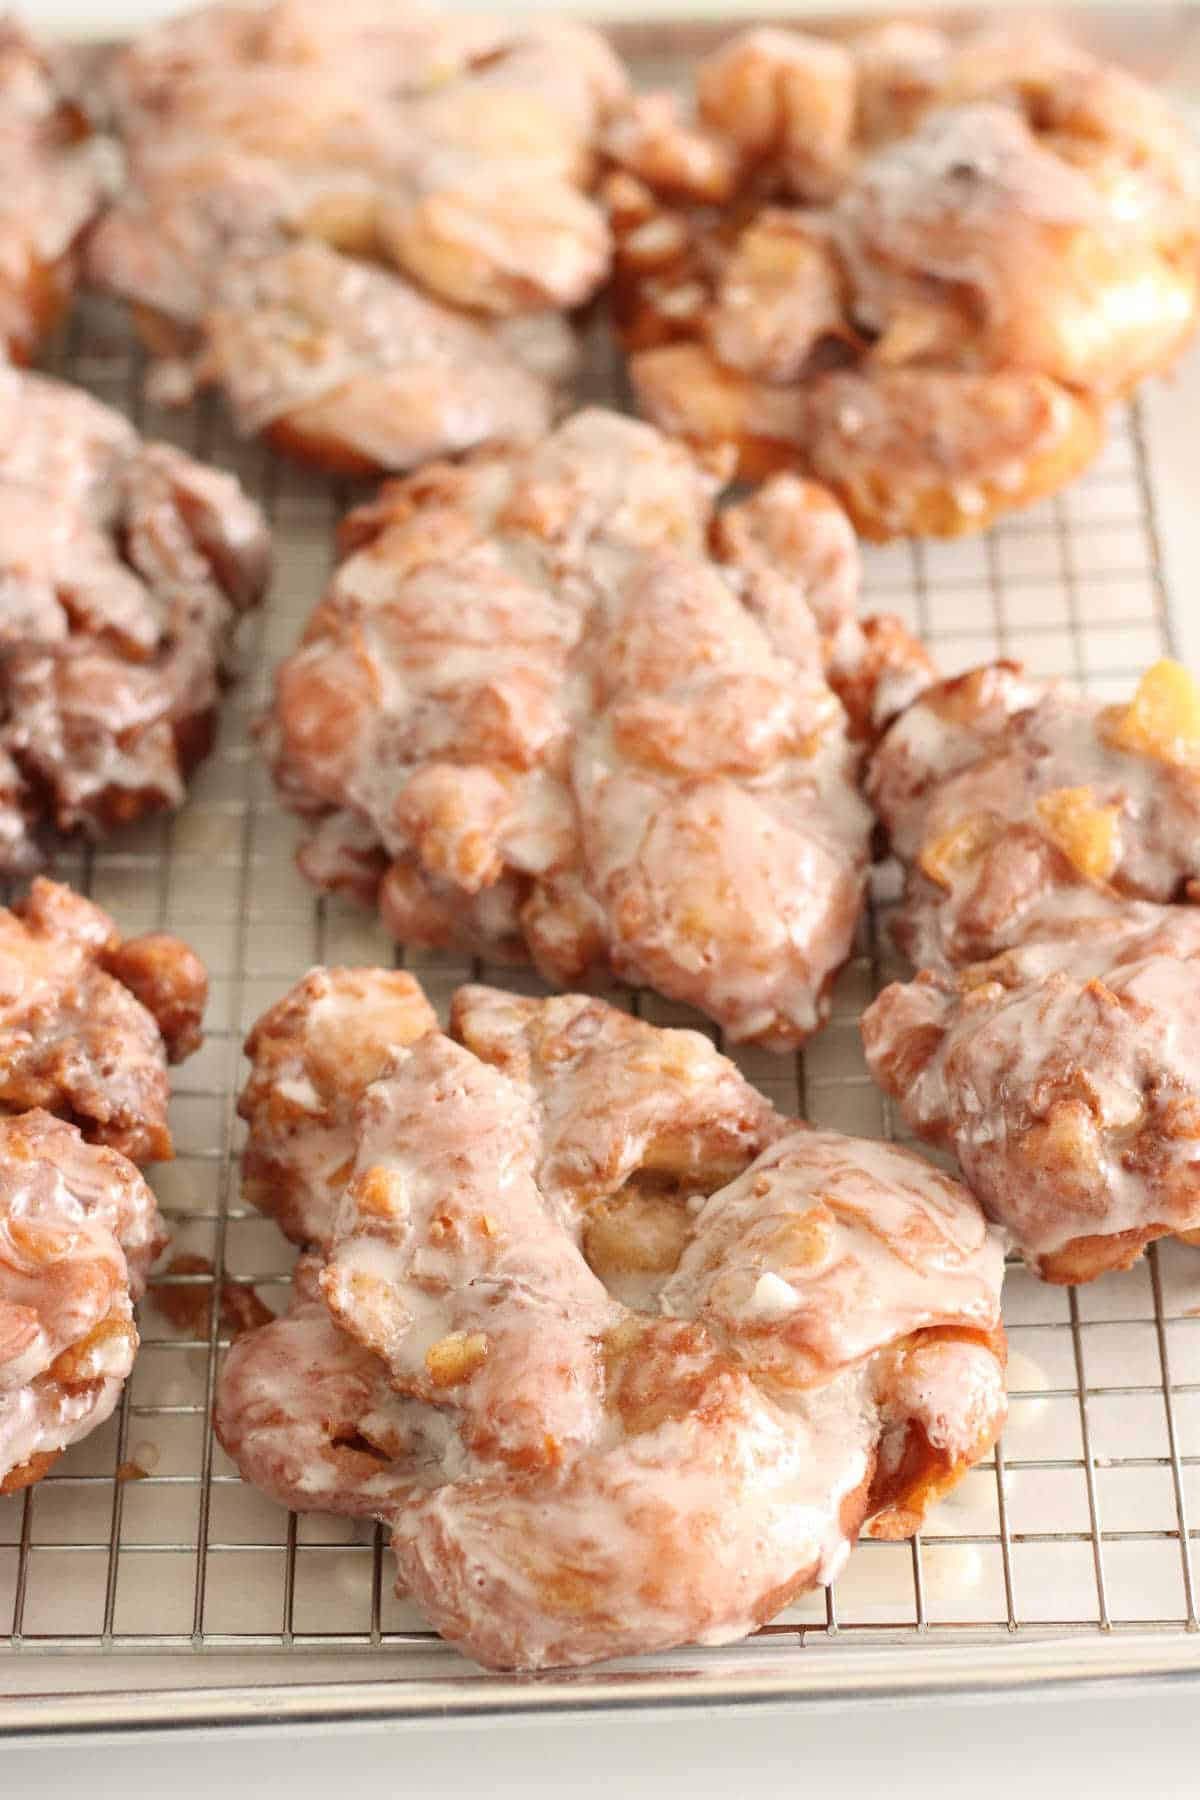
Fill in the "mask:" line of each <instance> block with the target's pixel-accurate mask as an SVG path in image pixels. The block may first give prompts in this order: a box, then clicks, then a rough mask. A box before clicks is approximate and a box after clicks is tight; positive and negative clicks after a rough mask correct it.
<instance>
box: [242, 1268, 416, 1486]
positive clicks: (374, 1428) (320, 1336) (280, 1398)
mask: <svg viewBox="0 0 1200 1800" xmlns="http://www.w3.org/2000/svg"><path fill="white" fill-rule="evenodd" d="M320 1270H321V1263H320V1259H319V1258H318V1257H315V1256H304V1257H301V1259H300V1261H299V1262H298V1263H297V1265H296V1270H295V1275H294V1277H293V1284H292V1294H291V1303H290V1305H289V1307H288V1310H287V1312H286V1313H285V1314H284V1316H283V1317H282V1318H279V1319H274V1320H272V1322H271V1323H270V1324H269V1325H263V1326H261V1327H260V1328H259V1329H257V1330H254V1331H249V1332H246V1333H244V1334H243V1335H242V1336H240V1337H238V1338H236V1339H235V1340H234V1342H233V1344H232V1345H231V1346H230V1348H229V1352H228V1354H227V1356H226V1358H225V1362H224V1364H223V1366H222V1370H221V1381H220V1388H219V1391H218V1396H217V1405H216V1408H215V1411H214V1414H213V1424H214V1427H215V1429H216V1433H217V1437H218V1439H219V1441H220V1443H221V1446H222V1448H223V1449H224V1450H225V1452H226V1454H227V1455H228V1456H231V1457H232V1458H233V1460H234V1462H235V1463H236V1464H237V1465H238V1468H239V1469H240V1470H241V1471H242V1473H243V1475H244V1476H245V1477H246V1480H247V1481H251V1482H253V1483H254V1485H255V1487H258V1488H261V1489H262V1491H263V1492H264V1493H265V1494H269V1495H270V1496H271V1498H272V1499H273V1500H278V1501H279V1502H280V1504H281V1505H282V1506H287V1507H290V1508H291V1509H292V1510H293V1511H294V1512H311V1511H314V1510H320V1511H324V1512H334V1513H345V1514H348V1515H349V1516H350V1517H352V1518H372V1517H378V1516H379V1515H380V1514H384V1513H387V1512H390V1511H391V1510H392V1509H393V1508H394V1507H396V1506H397V1505H399V1504H401V1503H402V1502H403V1501H404V1500H406V1499H407V1498H408V1495H409V1493H410V1491H411V1490H412V1489H413V1488H414V1487H415V1486H417V1485H418V1484H419V1483H420V1480H421V1469H422V1463H423V1462H431V1463H432V1464H433V1466H434V1468H435V1469H436V1470H437V1471H438V1472H439V1473H440V1470H441V1460H442V1455H443V1454H444V1451H445V1447H446V1443H447V1441H448V1439H449V1435H450V1431H451V1429H452V1428H451V1426H450V1425H449V1423H448V1422H443V1420H442V1416H441V1414H439V1413H436V1412H434V1411H433V1409H432V1408H431V1407H423V1406H420V1405H418V1404H416V1403H414V1402H413V1401H411V1400H406V1399H403V1398H402V1397H401V1396H400V1395H399V1394H397V1392H396V1390H395V1389H394V1388H393V1387H392V1385H391V1383H390V1382H389V1380H388V1378H387V1371H386V1369H385V1367H384V1365H383V1363H382V1362H381V1361H380V1360H379V1358H378V1357H377V1356H372V1355H371V1353H370V1351H369V1350H365V1349H364V1348H363V1347H362V1345H361V1344H358V1343H356V1342H355V1340H354V1339H353V1338H351V1337H348V1336H347V1335H346V1333H345V1332H344V1331H339V1330H338V1328H337V1326H336V1325H335V1324H334V1322H333V1320H332V1318H331V1317H330V1315H329V1310H328V1308H327V1307H326V1305H325V1302H324V1300H323V1299H322V1297H321V1292H320V1287H319V1285H318V1278H319V1276H320ZM439 1426H442V1427H443V1429H442V1432H441V1436H440V1439H439V1438H438V1437H437V1435H436V1434H437V1432H438V1427H439ZM431 1434H434V1436H433V1444H434V1445H436V1449H435V1448H433V1447H432V1446H431V1443H430V1437H431Z"/></svg>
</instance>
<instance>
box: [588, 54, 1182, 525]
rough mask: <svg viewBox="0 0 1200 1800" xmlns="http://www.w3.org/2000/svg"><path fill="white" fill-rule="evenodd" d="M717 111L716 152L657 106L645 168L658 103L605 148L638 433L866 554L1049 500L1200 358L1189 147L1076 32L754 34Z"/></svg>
mask: <svg viewBox="0 0 1200 1800" xmlns="http://www.w3.org/2000/svg"><path fill="white" fill-rule="evenodd" d="M696 95H697V108H698V114H699V120H700V124H701V126H702V133H700V132H699V128H698V127H697V126H693V124H692V123H691V122H690V120H689V119H688V117H687V114H686V112H682V111H680V110H679V109H678V108H676V109H675V111H674V112H673V113H672V112H670V111H669V110H668V109H667V108H666V107H665V106H663V107H660V108H659V109H658V110H657V113H656V115H655V119H656V130H655V132H654V133H653V136H652V139H651V143H650V147H649V148H648V147H647V143H646V137H647V133H646V132H645V131H644V130H641V131H639V129H638V123H639V121H638V114H637V111H636V107H637V105H638V104H639V103H634V107H633V108H631V109H629V110H628V111H627V113H626V115H624V116H621V115H618V118H617V119H616V120H614V122H613V123H612V125H611V126H610V127H609V130H608V133H607V135H606V139H605V144H606V148H607V151H608V154H609V157H610V159H611V161H612V164H613V169H612V171H611V172H610V175H609V177H608V179H607V181H606V183H605V186H604V190H603V191H604V194H605V198H606V203H607V205H608V208H609V215H610V219H611V221H612V225H613V232H614V238H615V261H614V287H613V296H614V299H613V305H614V316H615V320H616V324H617V329H618V332H619V334H620V336H621V338H622V340H623V342H624V344H625V347H626V348H627V349H628V350H629V351H630V352H631V355H632V362H631V376H632V380H633V387H634V392H635V395H636V397H637V399H638V403H639V406H640V408H641V410H642V411H643V412H644V413H645V415H646V416H647V417H648V418H650V419H652V420H653V421H654V422H655V423H656V424H658V425H661V426H663V427H664V428H666V429H668V430H671V431H675V432H678V433H680V434H681V435H682V436H684V437H686V438H687V439H688V440H689V441H690V442H692V443H695V444H698V445H705V446H712V445H715V444H721V445H732V446H733V447H734V448H735V450H736V452H737V455H738V461H739V471H740V473H741V474H742V475H743V477H746V478H750V479H757V478H761V476H762V475H764V474H765V473H768V472H770V471H773V470H777V469H789V468H790V469H799V470H801V471H803V472H804V473H806V474H809V475H811V476H813V477H815V478H816V479H818V480H820V481H823V482H826V483H828V485H829V486H830V487H831V488H832V489H833V491H834V492H835V493H836V494H837V496H838V498H839V500H840V501H841V502H842V504H843V505H844V506H845V507H846V509H847V511H848V512H849V514H850V516H851V518H852V519H853V521H854V523H855V526H856V527H857V529H858V530H859V531H861V532H862V533H863V534H864V535H865V536H867V537H872V538H880V539H883V538H890V537H894V536H897V535H904V534H910V535H918V536H923V535H937V536H953V535H956V534H958V533H960V532H963V531H972V530H980V529H983V528H984V527H985V526H987V525H988V524H990V523H991V521H992V520H993V519H994V518H996V517H997V516H999V515H1000V514H1002V513H1004V512H1006V511H1007V510H1009V509H1010V508H1012V507H1014V506H1025V505H1028V504H1030V503H1031V502H1033V501H1035V500H1038V499H1040V498H1041V497H1043V496H1044V495H1046V494H1048V493H1051V492H1053V491H1054V490H1055V489H1057V488H1059V487H1061V486H1062V485H1063V484H1064V483H1065V482H1067V481H1069V480H1071V479H1073V478H1074V476H1075V475H1077V474H1078V473H1079V471H1080V470H1081V469H1082V468H1084V467H1085V466H1086V464H1087V463H1088V462H1089V461H1090V460H1091V458H1092V457H1093V456H1094V455H1095V454H1096V452H1097V450H1098V449H1099V447H1100V444H1101V443H1102V441H1103V436H1104V426H1105V417H1106V412H1107V409H1108V407H1109V406H1110V405H1111V404H1112V402H1113V401H1114V400H1115V399H1118V398H1120V397H1121V396H1124V395H1126V394H1129V393H1130V392H1132V391H1133V390H1134V389H1135V388H1136V386H1137V385H1138V383H1139V382H1140V381H1142V380H1144V379H1145V378H1146V377H1147V376H1148V375H1152V374H1156V373H1159V372H1161V371H1163V370H1164V369H1167V368H1169V367H1170V366H1171V365H1172V364H1173V363H1174V362H1175V361H1176V360H1177V358H1178V357H1179V355H1180V354H1181V352H1182V351H1183V349H1184V348H1185V347H1186V345H1187V344H1188V342H1189V341H1190V339H1191V337H1192V335H1193V334H1194V331H1195V327H1196V321H1197V318H1198V317H1200V197H1198V190H1197V185H1196V178H1195V173H1194V169H1193V160H1194V159H1193V158H1192V156H1191V152H1190V149H1189V146H1188V144H1187V140H1186V135H1185V133H1184V132H1183V130H1182V128H1181V126H1180V125H1179V123H1178V121H1176V120H1175V119H1174V118H1173V117H1172V115H1171V113H1170V110H1169V108H1168V107H1167V105H1166V104H1165V102H1164V101H1162V100H1161V99H1160V98H1159V96H1157V95H1156V94H1154V93H1153V92H1152V91H1151V90H1149V89H1148V88H1145V87H1143V86H1142V85H1141V84H1140V83H1139V82H1137V81H1135V80H1134V79H1133V77H1131V76H1129V75H1127V74H1125V73H1124V72H1123V71H1121V70H1119V69H1115V68H1112V67H1110V66H1109V65H1106V64H1104V63H1101V62H1100V61H1098V60H1097V59H1095V58H1093V57H1089V56H1088V55H1086V54H1085V53H1084V52H1083V51H1082V50H1080V49H1078V48H1076V47H1074V46H1072V45H1070V44H1069V43H1068V42H1066V41H1065V40H1064V39H1062V38H1061V37H1058V36H1056V35H1055V34H1053V33H1048V32H1046V31H1044V30H1038V29H1035V28H1033V27H1031V26H1007V25H1006V26H1000V27H989V28H988V29H987V30H986V31H984V32H981V33H976V34H973V35H970V36H968V37H966V38H963V39H961V40H958V41H956V42H952V41H951V40H949V39H948V38H946V37H945V36H944V35H943V34H942V33H940V32H936V31H931V30H928V29H927V28H924V27H917V26H912V25H906V24H903V23H894V24H892V25H889V26H885V27H883V28H881V29H879V30H876V31H873V32H870V33H866V34H864V35H863V36H861V37H859V38H856V39H851V40H850V42H849V43H848V44H846V45H841V44H837V45H835V44H832V43H827V42H824V41H823V40H821V39H817V38H811V37H806V36H804V35H802V34H800V33H795V32H787V31H778V30H766V31H750V32H746V33H743V34H742V35H740V36H738V37H736V38H734V39H732V40H731V41H730V42H729V43H728V44H727V45H725V46H724V47H722V48H721V49H720V50H718V51H717V52H716V53H715V55H714V56H713V57H712V58H711V59H710V60H709V61H708V62H707V63H706V64H703V65H702V66H701V69H700V71H699V74H698V77H697V83H696ZM701 144H702V145H703V147H704V150H705V154H704V155H701V154H700V145H701ZM722 145H724V146H725V147H726V150H727V152H728V154H727V157H726V159H725V161H724V163H722V161H721V158H720V155H719V151H720V148H721V147H722ZM651 151H652V153H651ZM716 168H723V169H725V170H726V172H727V178H726V180H725V181H724V184H723V186H722V187H721V189H720V191H717V189H715V188H714V184H713V180H712V176H711V171H712V170H713V169H716ZM689 170H693V171H694V174H693V176H692V181H691V186H690V187H689V185H688V174H689ZM796 202H801V203H802V204H799V205H797V204H796Z"/></svg>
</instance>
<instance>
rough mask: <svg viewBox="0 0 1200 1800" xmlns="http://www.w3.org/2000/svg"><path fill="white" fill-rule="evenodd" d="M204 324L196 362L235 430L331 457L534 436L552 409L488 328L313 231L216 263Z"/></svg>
mask: <svg viewBox="0 0 1200 1800" xmlns="http://www.w3.org/2000/svg"><path fill="white" fill-rule="evenodd" d="M205 333H206V352H205V359H204V364H203V367H204V371H205V375H206V377H207V378H211V379H213V380H215V381H216V382H217V383H218V384H219V385H220V386H221V388H222V390H223V391H224V393H225V395H226V397H227V399H228V401H229V404H230V407H231V408H232V411H233V416H234V421H235V423H236V425H237V426H238V429H239V430H241V431H242V432H244V433H247V434H249V433H252V432H256V431H262V432H265V434H266V436H267V437H268V439H269V440H270V441H271V443H273V444H274V445H275V447H276V448H277V449H280V450H284V451H287V452H288V453H290V454H294V455H297V456H300V457H301V458H303V459H305V460H307V461H310V462H315V463H318V464H320V465H321V466H322V467H323V468H326V469H330V470H342V471H346V472H350V473H367V474H369V473H371V472H373V471H375V470H378V469H409V468H412V467H413V465H414V464H416V463H421V462H425V461H427V460H428V459H429V458H431V457H434V456H442V455H449V454H453V453H454V452H456V451H459V450H469V449H471V448H473V447H474V446H475V445H476V444H479V443H482V442H485V441H487V440H488V439H490V438H512V439H513V440H515V441H519V440H522V439H528V438H534V437H537V436H538V435H539V434H540V433H541V432H543V431H545V430H546V429H547V427H548V426H549V424H550V422H551V419H552V417H553V414H554V411H555V406H554V399H553V394H552V390H551V387H550V386H549V385H548V384H547V382H546V381H544V380H543V379H541V378H540V376H539V375H538V374H536V373H534V372H533V371H532V370H531V369H530V368H529V367H528V366H527V365H526V364H525V362H523V361H522V359H521V357H520V356H519V355H517V354H515V353H513V352H512V351H510V350H509V349H508V348H507V347H506V346H505V343H504V341H503V339H502V338H501V337H500V336H499V335H498V334H497V333H495V332H492V331H489V330H488V329H487V328H486V327H485V326H483V325H480V324H478V323H476V322H475V321H474V320H471V319H467V318H464V317H460V316H459V315H458V314H457V313H454V312H451V311H450V310H449V309H448V308H446V307H444V306H441V305H439V304H438V303H437V302H436V301H433V300H430V299H428V298H427V297H426V296H425V295H423V294H422V293H421V292H420V291H419V290H418V289H417V288H415V287H413V286H411V285H410V284H409V283H408V282H406V281H402V280H401V279H400V278H399V277H397V276H395V275H392V274H389V273H388V272H387V271H386V270H383V269H378V268H373V267H371V266H370V265H368V264H366V263H363V262H356V261H354V260H353V259H352V258H350V257H346V256H343V255H341V254H340V253H339V252H338V251H336V250H331V249H330V248H329V247H328V246H327V245H324V244H319V243H307V244H306V243H301V244H296V245H293V246H291V247H289V248H287V249H284V250H280V251H278V252H276V253H274V254H272V255H270V256H262V257H256V258H252V259H246V260H245V261H243V262H241V263H238V264H233V265H231V266H229V267H228V268H226V270H225V271H224V273H223V275H222V277H221V280H220V291H219V294H218V295H217V298H216V301H215V304H214V305H213V306H212V308H211V310H210V311H209V313H208V314H207V317H206V323H205Z"/></svg>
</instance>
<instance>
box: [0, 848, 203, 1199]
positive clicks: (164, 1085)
mask: <svg viewBox="0 0 1200 1800" xmlns="http://www.w3.org/2000/svg"><path fill="white" fill-rule="evenodd" d="M206 993H207V979H206V977H205V973H204V969H203V966H202V964H201V963H200V961H199V959H198V958H197V957H196V956H195V955H194V954H193V952H192V951H191V950H189V949H188V947H187V945H186V944H183V943H181V942H180V941H179V940H178V939H177V938H172V937H167V936H166V935H164V934H159V933H156V934H154V935H152V936H150V937H145V938H130V939H127V940H125V941H122V939H121V938H120V936H119V934H118V932H117V929H116V926H115V925H114V924H113V921H112V920H111V919H110V918H109V917H108V915H107V913H104V912H102V911H101V910H100V908H99V907H98V906H93V904H92V902H91V901H90V900H85V899H84V898H83V897H82V895H79V894H74V893H72V892H71V890H70V889H69V888H65V887H60V886H58V885H57V884H55V883H54V882H49V881H44V880H40V879H39V880H37V881H35V882H34V884H33V887H32V889H31V891H30V894H29V896H28V898H27V899H26V900H24V901H22V902H21V903H20V904H19V905H18V906H17V907H15V908H14V909H13V910H12V911H11V912H9V911H0V1065H2V1067H3V1071H4V1072H3V1077H2V1079H0V1107H2V1108H3V1109H4V1110H5V1111H7V1112H22V1111H24V1110H25V1109H26V1108H28V1107H44V1108H46V1109H47V1111H49V1112H52V1113H57V1114H58V1115H60V1116H61V1117H62V1118H65V1119H69V1120H70V1121H71V1122H72V1123H73V1124H76V1125H78V1126H79V1127H80V1129H81V1130H82V1131H83V1133H84V1136H85V1137H86V1138H88V1139H89V1141H91V1142H94V1143H97V1144H104V1145H108V1146H110V1147H111V1148H112V1149H114V1150H119V1151H121V1152H122V1153H123V1154H124V1155H126V1156H128V1157H130V1158H132V1160H133V1161H135V1162H139V1163H144V1162H157V1161H162V1160H164V1159H166V1158H168V1157H170V1156H171V1155H172V1145H171V1134H170V1130H169V1128H168V1125H167V1100H168V1096H169V1083H168V1080H167V1061H168V1058H170V1059H171V1060H172V1061H178V1060H181V1059H182V1058H183V1057H185V1056H187V1055H189V1054H190V1053H191V1051H192V1050H194V1049H195V1048H196V1047H197V1045H198V1044H199V1041H200V1017H201V1014H202V1012H203V1006H204V1000H205V996H206Z"/></svg>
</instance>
